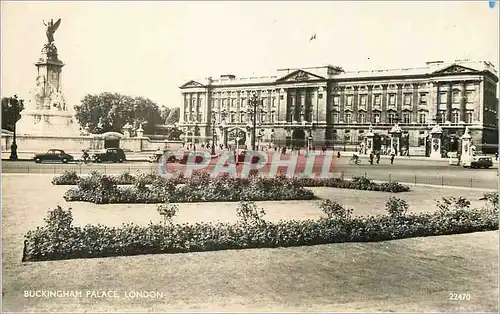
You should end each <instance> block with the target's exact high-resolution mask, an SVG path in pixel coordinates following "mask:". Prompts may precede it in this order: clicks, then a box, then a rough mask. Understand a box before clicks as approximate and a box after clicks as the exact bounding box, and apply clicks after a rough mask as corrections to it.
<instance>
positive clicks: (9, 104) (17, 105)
mask: <svg viewBox="0 0 500 314" xmlns="http://www.w3.org/2000/svg"><path fill="white" fill-rule="evenodd" d="M23 110H24V101H23V100H22V99H18V98H17V95H14V97H3V98H2V129H5V130H9V131H11V132H14V131H15V129H14V128H15V125H16V123H17V121H19V119H21V111H23Z"/></svg>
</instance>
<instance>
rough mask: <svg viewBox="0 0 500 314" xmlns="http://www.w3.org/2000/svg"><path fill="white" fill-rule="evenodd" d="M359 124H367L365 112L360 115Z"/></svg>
mask: <svg viewBox="0 0 500 314" xmlns="http://www.w3.org/2000/svg"><path fill="white" fill-rule="evenodd" d="M358 120H359V123H366V115H365V113H364V112H360V113H358Z"/></svg>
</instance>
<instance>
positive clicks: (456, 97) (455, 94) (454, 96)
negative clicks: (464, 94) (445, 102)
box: [452, 90, 460, 104]
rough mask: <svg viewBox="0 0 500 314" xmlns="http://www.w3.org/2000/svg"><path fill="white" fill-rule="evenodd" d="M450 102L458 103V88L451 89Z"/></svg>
mask: <svg viewBox="0 0 500 314" xmlns="http://www.w3.org/2000/svg"><path fill="white" fill-rule="evenodd" d="M452 102H453V103H454V104H458V103H460V91H458V90H454V91H453V95H452Z"/></svg>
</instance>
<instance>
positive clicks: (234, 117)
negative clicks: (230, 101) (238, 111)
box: [229, 113, 236, 123]
mask: <svg viewBox="0 0 500 314" xmlns="http://www.w3.org/2000/svg"><path fill="white" fill-rule="evenodd" d="M234 122H236V115H235V114H234V113H231V114H230V115H229V123H234Z"/></svg>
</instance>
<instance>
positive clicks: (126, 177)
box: [115, 171, 136, 185]
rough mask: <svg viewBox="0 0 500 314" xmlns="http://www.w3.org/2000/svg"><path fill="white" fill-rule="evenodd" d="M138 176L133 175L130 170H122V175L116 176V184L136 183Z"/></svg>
mask: <svg viewBox="0 0 500 314" xmlns="http://www.w3.org/2000/svg"><path fill="white" fill-rule="evenodd" d="M135 179H136V177H134V176H133V175H131V174H130V173H129V172H127V171H125V172H122V173H121V174H120V175H118V176H117V177H115V182H116V184H119V185H126V184H134V182H135Z"/></svg>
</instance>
